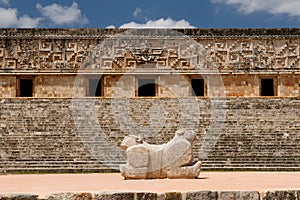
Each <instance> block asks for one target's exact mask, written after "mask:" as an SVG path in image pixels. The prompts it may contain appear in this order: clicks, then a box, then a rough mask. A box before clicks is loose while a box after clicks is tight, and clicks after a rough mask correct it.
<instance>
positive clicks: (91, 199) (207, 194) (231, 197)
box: [0, 190, 300, 200]
mask: <svg viewBox="0 0 300 200" xmlns="http://www.w3.org/2000/svg"><path fill="white" fill-rule="evenodd" d="M2 199H3V200H15V199H18V200H61V199H64V200H199V199H203V200H206V199H207V200H244V199H247V200H274V199H280V200H300V191H297V190H281V191H263V192H262V191H191V192H183V193H181V192H161V193H151V192H113V191H111V192H109V191H108V192H99V193H94V194H92V193H88V192H86V193H84V192H82V193H71V192H70V193H56V194H50V195H48V196H46V197H39V195H35V194H10V195H5V194H3V195H2V194H0V200H2Z"/></svg>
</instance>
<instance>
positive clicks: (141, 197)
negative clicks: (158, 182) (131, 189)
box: [136, 192, 158, 200]
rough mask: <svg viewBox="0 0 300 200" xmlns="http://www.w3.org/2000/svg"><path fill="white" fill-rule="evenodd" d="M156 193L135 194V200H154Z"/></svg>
mask: <svg viewBox="0 0 300 200" xmlns="http://www.w3.org/2000/svg"><path fill="white" fill-rule="evenodd" d="M157 198H158V195H157V193H148V192H138V193H136V200H156V199H157Z"/></svg>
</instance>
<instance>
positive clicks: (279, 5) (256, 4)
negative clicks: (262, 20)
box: [211, 0, 300, 16]
mask: <svg viewBox="0 0 300 200" xmlns="http://www.w3.org/2000/svg"><path fill="white" fill-rule="evenodd" d="M211 2H212V3H225V4H227V5H235V6H237V7H238V11H239V12H241V13H244V14H251V13H253V12H257V11H262V12H267V13H270V14H288V15H290V16H300V9H299V8H300V1H299V0H211Z"/></svg>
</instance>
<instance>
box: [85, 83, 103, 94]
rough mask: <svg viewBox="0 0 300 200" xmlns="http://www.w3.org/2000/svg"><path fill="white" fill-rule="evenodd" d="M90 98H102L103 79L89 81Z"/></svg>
mask: <svg viewBox="0 0 300 200" xmlns="http://www.w3.org/2000/svg"><path fill="white" fill-rule="evenodd" d="M88 96H90V97H100V96H102V81H101V79H89V92H88Z"/></svg>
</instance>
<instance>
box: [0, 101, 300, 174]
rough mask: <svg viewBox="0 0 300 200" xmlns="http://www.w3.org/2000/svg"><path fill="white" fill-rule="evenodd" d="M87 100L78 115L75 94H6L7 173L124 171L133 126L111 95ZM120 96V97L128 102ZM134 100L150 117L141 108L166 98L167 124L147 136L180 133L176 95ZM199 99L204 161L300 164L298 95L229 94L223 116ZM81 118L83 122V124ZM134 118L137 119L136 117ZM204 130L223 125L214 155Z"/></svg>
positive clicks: (2, 136) (256, 166)
mask: <svg viewBox="0 0 300 200" xmlns="http://www.w3.org/2000/svg"><path fill="white" fill-rule="evenodd" d="M219 100H220V99H218V101H219ZM82 101H83V106H82V108H85V107H86V116H84V117H83V118H78V119H77V120H79V122H78V121H77V122H75V121H74V116H73V115H72V110H71V100H70V99H29V100H28V99H24V100H23V99H8V100H2V102H1V104H0V114H1V115H0V173H32V172H42V173H45V172H49V173H50V172H51V173H64V172H72V173H82V172H113V171H118V169H119V165H120V164H122V163H124V162H125V155H124V153H123V154H122V153H120V149H119V147H118V146H119V144H120V142H121V141H122V139H123V137H124V136H125V135H126V134H128V133H127V132H128V131H129V132H130V130H128V131H126V130H122V128H121V127H120V126H119V124H118V122H116V121H115V120H116V119H115V118H114V114H113V113H112V112H114V111H113V110H112V109H111V107H110V99H106V98H105V99H97V100H96V101H95V106H94V107H93V108H94V109H95V110H89V108H90V105H89V104H90V102H89V100H87V99H82ZM118 101H119V102H118V103H120V104H122V101H124V102H125V100H122V99H121V100H118ZM129 101H130V106H133V109H131V110H128V111H126V112H128V113H130V114H131V115H135V114H138V117H139V118H138V117H137V118H136V119H143V120H144V121H145V117H143V116H141V115H142V114H143V113H146V112H147V110H148V109H149V106H151V105H153V104H155V103H157V102H156V101H159V104H161V105H165V106H164V107H165V109H166V110H165V112H166V113H167V114H166V116H167V119H166V122H165V125H164V127H163V128H162V129H161V130H160V132H159V133H158V134H157V135H155V136H154V135H149V137H148V138H147V135H145V136H146V137H145V140H146V141H147V142H149V143H157V144H161V143H165V142H167V141H169V140H170V139H171V138H172V137H173V136H174V132H175V131H176V130H177V129H178V128H179V127H178V124H179V123H180V121H179V120H180V109H178V102H177V101H176V99H175V100H174V99H153V98H152V99H151V98H149V99H147V98H145V99H130V100H129ZM198 101H199V107H200V112H201V113H200V119H199V132H198V135H197V141H196V143H195V144H194V146H193V148H194V154H195V155H194V159H195V160H201V161H202V162H203V169H206V170H300V145H299V144H300V117H299V116H300V99H299V98H238V99H236V98H231V99H223V101H225V103H221V104H220V105H215V109H216V110H217V111H218V109H219V110H224V109H225V110H226V112H225V117H224V118H222V117H219V118H218V116H217V117H216V120H212V119H211V113H210V109H211V104H210V99H203V98H200V99H198ZM220 102H222V99H221V100H220ZM125 103H126V102H125ZM125 103H124V105H125ZM85 105H86V106H85ZM135 109H138V110H137V111H135ZM93 113H98V114H99V115H98V116H97V117H96V119H97V120H98V122H97V123H98V124H99V125H100V126H101V127H102V131H103V134H105V136H106V139H105V138H103V137H101V135H97V133H98V132H99V130H98V129H97V128H95V124H94V122H93V120H95V119H93ZM191 120H194V119H191ZM216 122H217V123H220V124H221V126H220V127H219V128H218V127H210V126H212V125H213V124H214V123H216ZM75 123H79V125H80V126H81V127H80V131H79V130H77V129H78V128H77V127H76V126H75ZM77 125H78V124H77ZM128 126H130V127H134V124H132V125H131V124H129V125H128ZM187 126H188V125H187ZM202 130H206V131H208V132H209V131H210V132H209V134H212V135H214V134H215V133H218V132H220V135H218V140H217V142H216V144H215V145H214V146H213V147H211V146H208V147H209V149H205V148H204V150H207V151H208V154H207V156H203V152H202V151H201V147H202V145H203V138H204V133H203V131H202ZM130 134H131V133H130ZM209 139H210V138H209ZM107 141H110V142H111V143H107ZM111 146H114V147H113V148H111ZM202 150H203V149H202ZM99 152H101V153H99Z"/></svg>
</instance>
